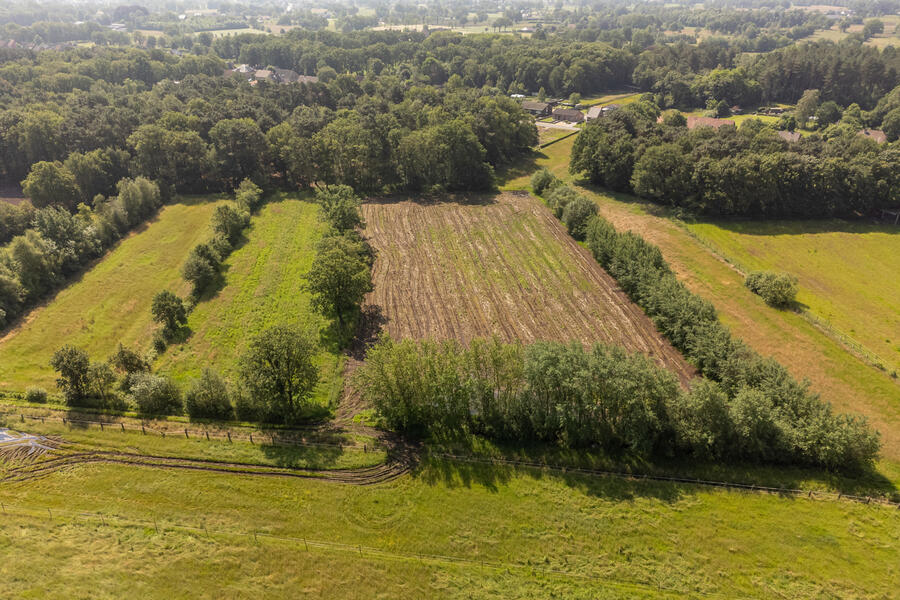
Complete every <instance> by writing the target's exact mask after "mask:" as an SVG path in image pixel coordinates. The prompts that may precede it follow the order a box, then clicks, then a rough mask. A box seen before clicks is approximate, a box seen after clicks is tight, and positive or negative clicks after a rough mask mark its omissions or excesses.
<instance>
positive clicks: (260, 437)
mask: <svg viewBox="0 0 900 600" xmlns="http://www.w3.org/2000/svg"><path fill="white" fill-rule="evenodd" d="M0 415H5V416H8V417H12V418H18V420H19V422H21V423H25V421H26V419H28V420H32V421H40V422H41V423H46V422H47V421H50V422H54V423H62V424H63V425H71V426H81V427H97V428H99V429H100V430H101V431H107V430H110V431H121V432H123V433H124V432H126V431H134V432H137V431H140V432H141V433H142V434H144V435H158V436H160V437H163V438H165V437H184V438H186V439H191V437H192V436H193V438H195V439H206V440H208V441H212V440H220V441H227V442H235V441H247V442H250V443H251V444H259V445H270V446H286V447H324V448H337V449H339V450H347V449H350V450H360V449H361V450H363V451H364V452H368V451H369V450H376V449H379V448H380V444H379V443H378V441H377V440H372V441H371V442H357V441H353V442H345V441H337V442H314V441H309V440H302V439H297V438H295V437H291V434H289V433H286V432H284V431H270V432H264V431H256V432H255V434H256V435H254V432H249V433H238V432H233V431H231V430H225V431H210V430H208V429H191V428H188V427H184V428H181V427H179V428H178V429H169V430H164V429H155V428H153V427H149V426H147V425H146V424H145V423H140V424H139V425H135V424H131V423H128V424H126V423H125V422H124V421H103V420H93V419H73V418H69V417H60V416H53V415H27V414H25V413H23V412H21V411H9V410H2V409H0Z"/></svg>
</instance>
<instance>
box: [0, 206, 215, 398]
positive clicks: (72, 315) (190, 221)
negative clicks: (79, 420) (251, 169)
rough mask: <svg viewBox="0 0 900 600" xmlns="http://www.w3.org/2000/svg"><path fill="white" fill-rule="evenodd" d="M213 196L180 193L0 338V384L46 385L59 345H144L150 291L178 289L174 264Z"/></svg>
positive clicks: (102, 353) (102, 349) (183, 290)
mask: <svg viewBox="0 0 900 600" xmlns="http://www.w3.org/2000/svg"><path fill="white" fill-rule="evenodd" d="M215 206H216V202H214V201H210V200H209V199H208V198H194V199H182V200H180V201H178V202H176V203H174V204H169V205H167V206H164V207H163V208H162V209H161V210H160V211H159V214H158V215H157V217H155V218H154V219H152V220H151V221H150V222H149V223H148V224H146V225H144V226H142V227H140V228H139V229H138V230H136V231H135V232H133V233H132V234H131V235H129V236H128V237H126V238H125V239H123V240H122V241H121V242H120V243H119V244H118V245H116V246H115V247H114V248H113V249H112V250H110V251H109V252H108V253H107V254H106V255H105V256H104V257H102V258H101V259H100V260H99V261H98V262H97V263H96V264H94V265H93V266H89V267H88V268H87V269H86V270H85V271H84V272H83V273H82V274H81V275H79V276H77V277H76V278H75V279H74V280H73V281H71V282H69V283H68V284H67V285H66V287H64V288H62V289H61V290H60V291H59V292H58V293H57V294H56V295H55V296H53V297H51V298H50V299H48V300H47V301H46V302H45V303H44V304H43V305H41V306H39V307H38V308H35V309H34V310H32V311H31V312H30V313H29V314H28V315H26V316H25V317H24V319H23V321H22V322H21V323H20V324H18V325H16V326H15V327H13V328H12V329H10V330H9V331H7V332H6V333H5V334H4V335H3V337H2V338H0V390H17V391H22V390H25V389H26V388H27V387H28V386H31V385H39V386H43V387H45V388H47V389H53V387H54V381H55V375H54V372H53V370H52V369H51V368H50V365H49V361H50V357H51V356H52V355H53V352H54V351H55V350H56V349H57V348H59V347H60V346H62V345H63V344H72V345H74V346H77V347H79V348H82V349H84V350H86V351H87V352H88V354H90V356H91V358H92V359H94V360H105V359H106V358H107V357H108V356H109V355H110V354H112V353H113V352H114V351H115V350H116V348H117V347H118V345H119V342H121V343H123V344H125V345H126V346H131V347H138V348H140V349H141V350H148V349H149V348H150V338H151V335H152V333H153V330H154V328H155V324H154V323H153V321H152V318H151V316H150V303H151V301H152V299H153V295H154V294H156V293H157V292H159V291H160V290H163V289H170V290H172V291H174V292H175V293H177V294H180V295H186V294H187V293H188V292H189V290H190V288H189V286H188V284H187V283H185V282H184V281H183V280H182V278H181V265H182V263H184V260H185V259H186V258H187V255H188V252H189V251H190V249H191V248H192V247H193V246H194V245H195V244H197V243H198V242H201V241H203V240H204V239H205V237H206V236H207V235H208V224H209V220H210V217H211V216H212V213H213V209H214V208H215Z"/></svg>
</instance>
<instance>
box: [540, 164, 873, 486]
mask: <svg viewBox="0 0 900 600" xmlns="http://www.w3.org/2000/svg"><path fill="white" fill-rule="evenodd" d="M535 183H540V186H539V188H538V189H541V191H542V192H543V194H544V196H545V198H548V199H551V198H552V197H553V196H554V195H556V196H559V192H558V190H559V189H565V188H566V187H568V186H565V185H564V184H562V182H560V181H558V180H554V178H553V176H552V175H549V176H548V174H546V173H539V174H536V175H535ZM573 193H575V194H577V192H574V190H573ZM585 244H586V245H587V247H588V248H589V249H590V251H591V252H592V254H593V255H594V257H595V258H596V259H597V261H598V262H599V263H600V265H601V266H603V268H604V269H606V271H607V272H608V273H609V274H610V275H612V276H613V277H614V278H615V279H616V281H617V282H618V283H619V285H621V286H622V289H623V290H624V291H625V292H626V293H627V294H628V296H629V297H630V298H631V299H632V300H633V301H634V302H635V303H636V304H637V305H638V306H640V307H641V308H642V309H643V310H644V312H646V313H647V315H648V316H649V317H650V318H651V319H652V320H653V322H654V323H655V324H656V326H657V328H658V329H659V331H660V333H662V334H663V335H664V336H666V338H667V339H668V340H669V341H670V342H671V343H672V345H673V346H675V347H676V348H677V349H678V350H680V351H681V352H682V353H683V354H684V355H685V357H687V358H688V359H689V360H690V361H691V363H692V364H694V365H695V366H696V367H697V369H698V370H699V371H700V373H701V374H702V375H703V377H704V379H702V380H699V381H697V382H696V383H695V384H694V385H693V386H692V389H691V392H690V394H688V395H687V396H684V397H683V398H682V404H681V407H682V408H681V409H680V410H683V411H688V412H683V413H682V416H683V418H687V419H688V421H689V422H690V423H692V427H693V430H692V433H691V434H690V436H688V437H689V438H690V439H692V440H693V441H691V442H690V443H689V447H690V452H691V453H693V454H696V455H698V456H705V457H709V458H729V457H731V458H743V459H751V460H757V461H761V462H784V463H793V464H806V465H817V466H822V467H826V468H837V469H848V470H853V469H859V468H863V467H865V466H867V465H870V464H871V463H872V461H873V460H874V459H875V457H876V456H877V453H878V450H879V447H880V441H879V436H878V433H877V432H875V431H873V430H872V429H871V428H870V427H869V426H868V424H867V422H866V420H865V418H862V417H855V416H850V415H845V414H836V413H834V412H833V411H832V409H831V406H830V405H829V404H827V403H825V402H823V401H822V400H821V399H820V398H819V397H818V396H817V395H816V394H815V393H814V392H812V391H811V390H810V389H809V383H808V382H805V381H804V382H798V381H796V380H795V379H794V378H793V377H792V376H791V375H790V373H788V371H787V369H785V368H784V367H783V366H782V365H781V364H779V363H778V362H777V361H775V360H774V359H772V358H764V357H762V356H760V355H759V354H758V353H756V352H755V351H754V350H752V349H751V348H749V347H748V346H747V345H746V344H745V343H744V342H743V341H741V340H739V339H737V338H734V337H733V336H732V335H731V333H730V332H729V331H728V329H727V328H726V327H725V326H724V325H722V323H721V322H720V321H719V319H718V317H717V315H716V311H715V308H714V307H713V306H712V304H710V303H709V302H707V301H705V300H703V299H702V298H700V297H699V296H696V295H695V294H693V293H692V292H690V291H689V290H688V289H687V287H685V286H684V284H682V283H681V282H680V281H678V279H677V278H676V277H675V274H674V273H673V272H672V270H671V269H670V268H669V266H668V264H667V263H666V261H665V260H664V259H663V256H662V253H661V252H660V250H659V248H658V247H656V246H654V245H652V244H650V243H648V242H646V241H645V240H644V239H643V238H641V237H640V236H638V235H636V234H634V233H632V232H624V233H620V232H618V231H616V230H615V228H614V227H613V226H612V224H610V223H609V222H608V221H606V220H605V219H603V218H602V217H601V216H599V215H592V216H591V217H589V219H588V222H587V224H586V226H585ZM751 284H753V285H755V282H751ZM736 406H737V407H738V408H735V407H736ZM691 407H693V408H691ZM691 410H696V413H695V414H694V415H693V416H691V413H690V411H691ZM735 411H743V414H744V416H745V417H746V418H751V416H752V418H753V419H754V420H752V421H747V422H744V423H743V424H742V423H740V422H738V421H736V420H735V419H736V418H737V416H736V415H737V414H738V413H736V412H735ZM685 415H687V416H685ZM729 415H730V416H729ZM757 419H758V420H757ZM739 428H744V431H745V432H746V431H749V432H751V433H750V435H751V436H756V437H757V439H755V440H753V443H752V444H751V446H750V447H753V448H755V450H753V451H752V452H751V451H750V450H747V449H746V448H744V449H741V450H738V448H739V447H738V446H735V445H733V444H732V443H730V442H731V438H730V437H729V436H731V435H733V433H734V431H735V430H736V429H739ZM736 453H737V454H736Z"/></svg>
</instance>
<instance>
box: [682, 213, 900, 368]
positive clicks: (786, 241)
mask: <svg viewBox="0 0 900 600" xmlns="http://www.w3.org/2000/svg"><path fill="white" fill-rule="evenodd" d="M688 229H689V230H690V231H691V232H692V233H694V234H695V235H697V236H698V237H699V238H700V239H702V240H703V241H704V242H706V243H708V244H710V246H711V247H712V248H713V249H714V250H715V251H716V252H718V253H719V254H721V255H723V256H725V257H727V258H728V259H729V260H730V261H731V262H732V263H733V264H735V265H737V266H739V267H740V268H741V269H742V270H744V271H750V270H772V271H783V272H787V273H791V274H793V275H795V276H797V278H798V279H799V292H798V295H797V301H798V302H800V303H801V304H803V305H805V306H807V307H808V310H809V311H810V312H811V313H812V314H813V315H815V316H817V317H818V318H820V319H823V320H824V321H826V322H827V323H828V324H829V325H831V326H832V327H833V328H834V329H835V330H837V331H838V332H840V333H841V334H843V335H845V336H847V337H849V338H850V339H852V340H853V341H855V342H857V343H859V344H860V345H861V346H863V347H864V348H865V349H866V350H867V351H869V352H871V353H872V354H874V355H875V356H877V357H878V358H879V359H880V361H881V362H883V364H884V365H885V367H886V368H887V370H888V371H894V370H898V369H900V277H898V276H897V274H898V273H900V228H898V227H896V226H893V225H873V224H871V223H869V222H848V221H840V220H832V221H770V222H735V223H731V222H718V223H695V224H690V225H688Z"/></svg>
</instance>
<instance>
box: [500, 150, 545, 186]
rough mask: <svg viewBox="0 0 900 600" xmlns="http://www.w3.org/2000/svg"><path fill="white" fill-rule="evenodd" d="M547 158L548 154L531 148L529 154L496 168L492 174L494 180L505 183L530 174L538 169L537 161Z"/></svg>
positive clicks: (501, 183)
mask: <svg viewBox="0 0 900 600" xmlns="http://www.w3.org/2000/svg"><path fill="white" fill-rule="evenodd" d="M547 158H549V156H547V155H546V154H544V153H543V152H542V151H541V150H537V149H535V150H532V151H531V152H530V153H529V154H526V155H524V156H522V157H520V158H518V159H516V160H515V161H513V162H512V163H510V164H508V165H505V166H503V167H500V168H499V169H497V171H496V172H495V174H494V179H495V180H496V182H497V185H500V186H503V185H506V184H507V183H509V182H510V181H512V180H513V179H518V178H519V177H525V176H526V175H531V174H532V173H534V172H535V171H537V170H538V168H539V166H538V161H539V160H542V159H547Z"/></svg>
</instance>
